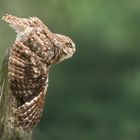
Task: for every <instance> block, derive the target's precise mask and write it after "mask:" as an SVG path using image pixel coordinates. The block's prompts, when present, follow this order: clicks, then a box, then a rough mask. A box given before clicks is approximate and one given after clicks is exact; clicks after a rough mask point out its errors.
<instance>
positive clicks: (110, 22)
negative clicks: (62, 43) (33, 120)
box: [0, 0, 140, 140]
mask: <svg viewBox="0 0 140 140" xmlns="http://www.w3.org/2000/svg"><path fill="white" fill-rule="evenodd" d="M6 13H9V14H12V15H16V16H19V17H29V16H37V17H39V18H40V19H41V20H42V21H43V22H44V23H45V24H46V25H47V26H48V27H49V28H50V29H51V30H52V31H53V32H57V33H61V34H65V35H68V36H70V37H71V38H72V39H73V40H74V42H75V43H76V49H77V52H76V54H75V55H74V56H73V58H71V59H69V60H67V61H65V62H63V63H61V64H59V65H55V66H53V67H52V68H51V71H50V77H49V89H48V96H47V99H46V104H45V109H44V113H43V117H42V120H41V122H40V124H39V126H38V127H37V128H36V129H35V131H34V133H33V140H140V45H139V44H140V1H139V0H0V17H2V16H3V15H5V14H6ZM14 40H15V33H14V31H13V30H12V29H10V28H9V27H8V25H7V24H6V23H4V22H3V21H2V20H0V58H1V59H2V57H3V56H4V52H5V51H6V49H7V48H8V47H9V46H10V45H11V44H12V43H13V42H14Z"/></svg>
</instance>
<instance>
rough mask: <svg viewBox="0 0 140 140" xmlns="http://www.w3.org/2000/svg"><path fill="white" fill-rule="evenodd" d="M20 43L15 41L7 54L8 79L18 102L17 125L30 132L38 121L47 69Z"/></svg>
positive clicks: (44, 91) (40, 114) (45, 86)
mask: <svg viewBox="0 0 140 140" xmlns="http://www.w3.org/2000/svg"><path fill="white" fill-rule="evenodd" d="M37 57H38V56H36V55H35V53H34V52H32V51H31V50H30V48H29V47H27V46H25V45H24V44H23V43H22V42H19V41H16V42H15V44H14V45H13V46H12V47H11V49H10V52H9V61H8V78H9V84H10V89H11V92H12V94H13V95H14V96H15V97H16V99H17V100H18V102H19V104H18V108H17V110H16V113H15V114H16V116H17V119H18V121H19V125H20V126H22V127H23V128H24V129H25V130H27V131H30V130H31V129H32V127H34V126H35V125H36V124H37V123H38V122H39V120H40V118H41V116H42V110H43V105H44V98H45V94H46V90H47V85H48V68H47V66H46V65H45V64H44V63H43V62H41V61H40V60H39V59H38V58H37Z"/></svg>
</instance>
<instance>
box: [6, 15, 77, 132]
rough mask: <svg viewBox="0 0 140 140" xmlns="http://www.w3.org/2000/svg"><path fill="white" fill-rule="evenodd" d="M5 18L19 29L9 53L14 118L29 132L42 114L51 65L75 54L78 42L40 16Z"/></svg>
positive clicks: (9, 79) (9, 77) (8, 16)
mask: <svg viewBox="0 0 140 140" xmlns="http://www.w3.org/2000/svg"><path fill="white" fill-rule="evenodd" d="M3 20H4V21H6V22H7V23H9V25H10V26H11V27H12V28H13V29H14V30H15V32H16V33H17V36H16V40H15V42H14V44H13V45H12V46H11V47H10V49H9V57H8V81H9V86H10V90H11V93H12V95H13V96H14V97H15V99H16V101H17V105H16V109H15V118H16V120H17V122H18V126H19V127H22V128H23V130H25V131H27V132H30V131H31V130H32V129H33V128H34V127H35V126H36V125H37V124H38V122H39V121H40V119H41V116H42V112H43V106H44V100H45V96H46V94H47V87H48V75H49V69H50V67H51V65H52V64H57V63H59V62H62V61H63V60H65V59H67V58H70V57H72V55H73V54H74V53H75V50H76V49H75V44H74V42H73V41H72V40H71V39H70V38H69V37H67V36H64V35H61V34H56V33H53V32H51V31H50V30H49V29H48V27H47V26H45V25H44V24H43V22H42V21H41V20H40V19H39V18H37V17H30V18H19V17H16V16H12V15H6V16H4V17H3Z"/></svg>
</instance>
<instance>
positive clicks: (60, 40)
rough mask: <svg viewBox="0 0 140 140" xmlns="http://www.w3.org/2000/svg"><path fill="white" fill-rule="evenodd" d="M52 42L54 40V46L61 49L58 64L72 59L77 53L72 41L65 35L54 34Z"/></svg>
mask: <svg viewBox="0 0 140 140" xmlns="http://www.w3.org/2000/svg"><path fill="white" fill-rule="evenodd" d="M50 40H52V43H53V44H54V46H55V47H56V48H58V49H59V51H58V55H57V61H56V63H59V62H61V61H63V60H65V59H68V58H70V57H72V56H73V54H74V53H75V51H76V48H75V44H74V42H73V41H72V39H71V38H69V37H67V36H65V35H60V34H53V38H52V39H50Z"/></svg>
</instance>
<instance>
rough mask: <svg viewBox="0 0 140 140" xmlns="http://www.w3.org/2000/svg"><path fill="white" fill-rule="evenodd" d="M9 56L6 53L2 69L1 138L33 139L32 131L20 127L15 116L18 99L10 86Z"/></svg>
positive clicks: (0, 73)
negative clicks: (27, 131)
mask: <svg viewBox="0 0 140 140" xmlns="http://www.w3.org/2000/svg"><path fill="white" fill-rule="evenodd" d="M8 56H9V55H8V53H6V55H5V57H4V59H3V61H2V64H1V71H0V140H31V133H30V134H29V133H26V132H25V131H24V130H23V129H22V128H20V127H19V126H18V125H17V122H16V118H15V116H14V111H15V108H16V105H17V101H16V99H15V98H14V96H13V95H12V94H11V92H10V88H9V83H8Z"/></svg>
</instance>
